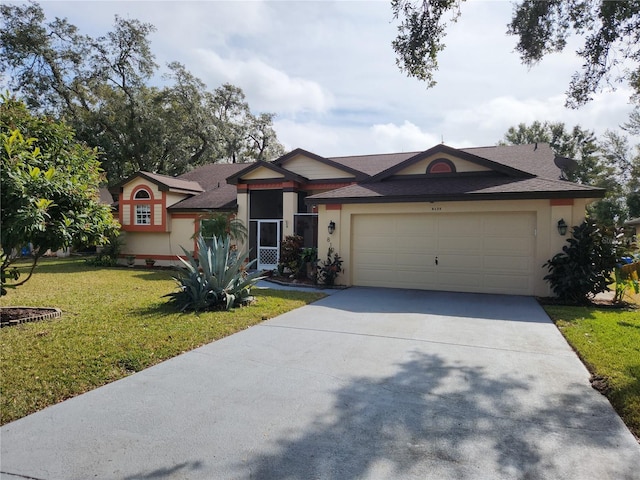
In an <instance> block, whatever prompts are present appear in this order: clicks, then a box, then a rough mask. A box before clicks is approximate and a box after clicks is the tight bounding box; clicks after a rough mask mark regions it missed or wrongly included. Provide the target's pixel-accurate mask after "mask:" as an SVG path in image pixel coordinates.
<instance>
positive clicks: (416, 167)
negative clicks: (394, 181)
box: [396, 154, 490, 175]
mask: <svg viewBox="0 0 640 480" xmlns="http://www.w3.org/2000/svg"><path fill="white" fill-rule="evenodd" d="M438 158H445V159H447V160H449V161H451V162H452V163H453V164H454V165H455V167H456V171H457V172H485V171H489V170H490V169H489V168H487V167H483V166H481V165H478V164H476V163H472V162H468V161H466V160H462V159H460V158H456V157H453V156H451V155H446V154H437V155H431V156H429V157H426V158H424V159H422V160H420V161H418V162H416V163H414V164H413V165H409V166H408V167H407V168H404V169H402V170H400V171H398V172H397V173H396V175H424V174H425V173H426V172H427V167H428V166H429V164H430V163H431V162H433V161H434V160H436V159H438Z"/></svg>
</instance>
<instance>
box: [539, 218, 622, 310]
mask: <svg viewBox="0 0 640 480" xmlns="http://www.w3.org/2000/svg"><path fill="white" fill-rule="evenodd" d="M567 243H568V245H565V246H564V247H562V252H560V253H558V254H556V255H555V256H554V257H553V258H552V259H551V260H548V261H547V262H546V263H545V264H544V265H543V267H546V268H547V269H548V270H549V274H548V275H546V276H545V277H544V279H545V280H546V281H548V282H549V284H550V285H551V289H552V290H553V292H554V293H555V294H556V296H558V298H559V299H560V300H563V301H566V302H569V303H574V304H580V303H586V302H588V300H589V298H590V297H593V296H595V295H596V294H598V293H600V292H606V291H607V290H608V289H609V284H611V283H612V282H613V279H612V278H611V272H612V271H613V269H614V268H615V266H616V242H615V239H613V238H611V237H607V236H605V235H603V234H602V232H601V231H600V230H599V229H598V228H597V227H596V226H595V225H594V224H591V223H588V222H587V221H584V222H582V224H580V225H578V226H575V227H573V228H572V235H571V238H569V239H568V240H567Z"/></svg>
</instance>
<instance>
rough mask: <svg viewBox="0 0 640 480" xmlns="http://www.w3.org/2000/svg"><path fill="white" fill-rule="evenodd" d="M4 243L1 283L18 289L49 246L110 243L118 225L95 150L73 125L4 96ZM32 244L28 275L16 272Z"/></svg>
mask: <svg viewBox="0 0 640 480" xmlns="http://www.w3.org/2000/svg"><path fill="white" fill-rule="evenodd" d="M0 101H1V103H0V148H1V150H0V160H1V162H2V169H1V172H0V178H1V179H2V191H1V192H0V202H1V218H2V229H1V231H0V244H1V245H2V249H3V252H4V255H3V257H2V260H3V261H2V272H3V274H2V281H3V291H4V289H5V288H15V287H17V286H19V285H22V284H24V283H25V282H26V281H27V280H29V278H30V277H31V273H33V269H34V268H35V265H36V263H37V261H38V259H39V258H40V257H41V256H42V255H43V254H44V253H45V252H46V251H47V250H49V249H50V250H53V251H55V250H58V249H59V248H62V247H68V246H71V245H73V244H74V243H82V244H85V245H91V244H93V245H104V244H108V242H109V238H111V237H114V236H115V235H116V232H117V229H118V228H119V225H118V224H117V222H115V221H114V219H113V217H112V215H111V210H110V207H109V206H108V205H102V204H101V203H100V198H99V191H98V187H99V184H100V182H101V181H102V180H103V177H102V173H101V170H100V164H99V162H98V160H97V158H96V156H97V155H96V152H95V151H94V150H92V149H90V148H88V147H86V146H84V145H83V144H81V143H78V142H77V141H75V139H74V133H73V130H72V129H71V128H69V127H68V126H66V125H65V124H63V123H57V122H54V121H52V120H50V119H48V118H45V117H34V116H32V115H31V114H30V113H29V112H28V111H27V109H26V107H25V105H24V104H23V103H21V102H18V101H17V100H15V99H13V98H11V97H7V96H2V97H0ZM28 244H31V246H32V252H33V262H32V265H31V267H30V272H29V275H28V276H27V277H26V278H24V279H23V280H21V281H19V282H17V283H7V282H6V281H7V280H8V279H11V278H12V279H14V280H16V278H15V275H13V274H6V273H5V272H6V271H13V270H9V269H11V268H12V267H11V264H12V263H14V261H15V260H16V256H17V253H18V252H19V251H20V249H21V248H22V247H23V246H25V245H28Z"/></svg>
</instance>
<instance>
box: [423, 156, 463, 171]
mask: <svg viewBox="0 0 640 480" xmlns="http://www.w3.org/2000/svg"><path fill="white" fill-rule="evenodd" d="M440 173H456V166H455V165H454V164H453V162H452V161H451V160H447V159H446V158H436V159H435V160H434V161H433V162H431V163H430V164H429V166H428V167H427V175H437V174H440Z"/></svg>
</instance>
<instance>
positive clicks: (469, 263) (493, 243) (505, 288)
mask: <svg viewBox="0 0 640 480" xmlns="http://www.w3.org/2000/svg"><path fill="white" fill-rule="evenodd" d="M352 218H353V225H352V233H353V236H352V239H353V240H352V254H351V255H352V256H351V258H352V259H353V263H352V265H353V284H354V285H360V286H372V287H392V288H416V289H424V290H445V291H458V292H480V293H506V294H513V295H533V288H534V249H535V234H534V229H535V214H534V213H530V212H525V213H523V212H513V213H473V214H467V213H464V214H407V215H355V216H354V217H352Z"/></svg>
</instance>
